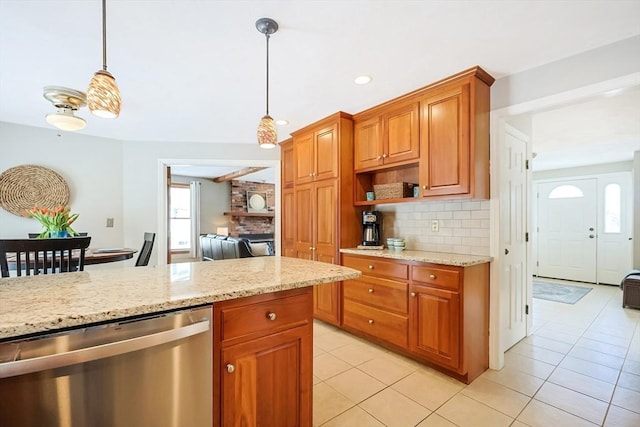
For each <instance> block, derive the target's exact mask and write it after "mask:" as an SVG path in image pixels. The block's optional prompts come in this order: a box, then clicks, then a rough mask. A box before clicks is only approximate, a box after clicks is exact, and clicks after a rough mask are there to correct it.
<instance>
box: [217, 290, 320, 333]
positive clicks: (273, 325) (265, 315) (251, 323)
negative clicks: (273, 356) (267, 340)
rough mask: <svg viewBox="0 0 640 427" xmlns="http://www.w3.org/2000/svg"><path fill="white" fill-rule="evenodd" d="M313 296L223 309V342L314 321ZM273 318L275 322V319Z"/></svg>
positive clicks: (292, 297) (301, 296)
mask: <svg viewBox="0 0 640 427" xmlns="http://www.w3.org/2000/svg"><path fill="white" fill-rule="evenodd" d="M311 312H312V293H311V292H309V293H306V294H304V295H295V296H291V297H286V298H278V299H274V300H270V301H264V302H259V303H255V304H248V305H242V306H235V307H228V308H222V309H221V310H220V322H221V328H220V330H221V341H223V342H224V341H228V340H231V339H234V338H242V337H245V338H247V339H249V338H251V339H254V338H257V337H261V336H265V335H269V334H272V333H274V332H278V331H282V330H285V329H290V328H294V327H296V326H301V325H305V324H308V323H309V322H310V321H311V316H310V313H311ZM272 319H273V320H272Z"/></svg>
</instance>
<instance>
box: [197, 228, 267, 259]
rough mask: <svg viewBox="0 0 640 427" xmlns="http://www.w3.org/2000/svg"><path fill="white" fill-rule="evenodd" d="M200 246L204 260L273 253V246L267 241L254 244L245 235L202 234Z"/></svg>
mask: <svg viewBox="0 0 640 427" xmlns="http://www.w3.org/2000/svg"><path fill="white" fill-rule="evenodd" d="M200 247H201V248H202V260H203V261H216V260H222V259H233V258H248V257H254V256H268V255H273V250H272V248H271V246H270V245H267V244H266V243H253V244H252V243H251V242H250V241H249V240H248V239H245V238H243V237H231V236H223V235H220V234H207V235H204V236H200Z"/></svg>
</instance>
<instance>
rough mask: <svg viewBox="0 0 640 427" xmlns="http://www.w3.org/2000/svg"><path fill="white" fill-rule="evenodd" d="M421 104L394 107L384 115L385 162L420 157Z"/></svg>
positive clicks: (383, 157)
mask: <svg viewBox="0 0 640 427" xmlns="http://www.w3.org/2000/svg"><path fill="white" fill-rule="evenodd" d="M418 107H419V104H418V103H417V102H414V103H412V104H409V105H406V106H403V107H400V108H397V109H394V110H392V111H390V112H388V113H385V114H383V115H382V129H383V141H382V142H383V152H382V159H383V161H384V164H390V163H398V162H403V161H405V160H413V159H417V158H418V157H420V126H419V122H420V120H419V114H418V113H419V108H418Z"/></svg>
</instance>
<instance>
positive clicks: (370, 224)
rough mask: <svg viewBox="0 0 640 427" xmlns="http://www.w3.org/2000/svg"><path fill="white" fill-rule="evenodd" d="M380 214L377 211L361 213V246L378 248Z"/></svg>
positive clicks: (380, 233)
mask: <svg viewBox="0 0 640 427" xmlns="http://www.w3.org/2000/svg"><path fill="white" fill-rule="evenodd" d="M381 235H382V214H381V213H380V212H378V211H364V212H362V246H380V236H381Z"/></svg>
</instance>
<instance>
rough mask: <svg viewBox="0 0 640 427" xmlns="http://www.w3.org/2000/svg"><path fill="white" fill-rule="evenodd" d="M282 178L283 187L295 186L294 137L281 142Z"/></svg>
mask: <svg viewBox="0 0 640 427" xmlns="http://www.w3.org/2000/svg"><path fill="white" fill-rule="evenodd" d="M280 180H281V181H282V188H291V187H293V180H294V164H293V139H288V140H286V141H283V142H281V143H280Z"/></svg>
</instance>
